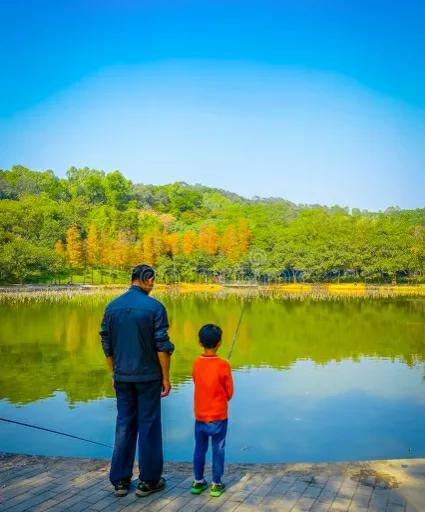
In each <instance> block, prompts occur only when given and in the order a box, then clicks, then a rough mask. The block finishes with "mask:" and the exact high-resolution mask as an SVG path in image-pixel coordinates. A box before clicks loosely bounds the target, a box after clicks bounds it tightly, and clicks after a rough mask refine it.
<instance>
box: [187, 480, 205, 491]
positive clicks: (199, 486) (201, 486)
mask: <svg viewBox="0 0 425 512" xmlns="http://www.w3.org/2000/svg"><path fill="white" fill-rule="evenodd" d="M206 489H208V484H207V482H206V481H205V480H204V481H203V482H193V483H192V487H191V489H190V492H191V493H192V494H201V492H204V491H205V490H206Z"/></svg>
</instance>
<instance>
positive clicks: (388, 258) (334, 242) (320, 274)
mask: <svg viewBox="0 0 425 512" xmlns="http://www.w3.org/2000/svg"><path fill="white" fill-rule="evenodd" d="M0 209H1V211H0V239H1V249H0V281H1V282H3V283H7V282H21V281H24V280H27V281H31V280H37V279H54V278H55V277H59V276H62V277H63V276H66V275H72V274H75V275H81V274H83V273H89V275H90V274H91V275H94V273H96V275H102V276H107V275H109V276H110V275H115V274H116V273H119V272H120V271H128V269H130V268H131V267H132V266H133V265H134V264H136V263H140V262H147V263H150V264H153V265H155V267H156V269H157V270H158V273H159V277H160V278H161V277H162V279H165V280H174V279H182V280H188V281H193V280H198V279H202V280H210V279H211V280H212V279H217V278H220V279H223V278H227V279H232V280H233V279H253V278H257V279H289V280H293V279H303V280H305V281H320V280H327V281H329V280H335V279H338V280H364V279H367V280H372V281H393V280H394V279H397V280H400V279H402V280H403V279H404V280H407V279H415V280H421V279H423V278H424V270H425V208H421V209H416V210H400V209H398V208H388V209H387V210H386V211H385V212H378V213H377V212H368V211H360V210H358V209H352V210H351V211H349V209H348V208H342V207H340V206H333V207H330V208H328V207H324V206H320V205H296V204H294V203H292V202H290V201H287V200H285V199H280V198H257V197H255V198H253V199H246V198H243V197H241V196H239V195H237V194H234V193H231V192H227V191H225V190H221V189H216V188H210V187H206V186H202V185H187V184H186V183H174V184H171V185H143V184H133V183H132V182H131V181H130V180H128V179H126V178H125V177H124V176H123V175H122V174H121V173H120V172H119V171H115V172H111V173H105V172H103V171H99V170H94V169H89V168H82V169H77V168H75V167H72V168H70V169H69V171H68V172H67V176H66V178H64V179H61V178H58V177H57V176H55V175H54V173H53V172H52V171H45V172H36V171H31V170H29V169H26V168H24V167H21V166H14V167H12V169H10V170H4V171H0Z"/></svg>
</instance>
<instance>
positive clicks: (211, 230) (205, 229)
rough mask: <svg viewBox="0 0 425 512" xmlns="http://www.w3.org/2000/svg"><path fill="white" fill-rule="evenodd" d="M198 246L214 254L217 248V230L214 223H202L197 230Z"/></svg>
mask: <svg viewBox="0 0 425 512" xmlns="http://www.w3.org/2000/svg"><path fill="white" fill-rule="evenodd" d="M199 248H200V249H201V251H204V252H206V253H207V254H209V255H211V256H214V254H216V253H217V250H218V231H217V228H216V227H215V226H214V224H204V225H203V226H202V227H201V229H200V230H199Z"/></svg>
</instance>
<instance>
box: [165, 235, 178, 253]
mask: <svg viewBox="0 0 425 512" xmlns="http://www.w3.org/2000/svg"><path fill="white" fill-rule="evenodd" d="M180 243H181V235H180V233H169V234H168V236H167V247H168V249H169V251H170V253H171V256H172V257H174V256H175V255H176V254H178V253H179V252H180Z"/></svg>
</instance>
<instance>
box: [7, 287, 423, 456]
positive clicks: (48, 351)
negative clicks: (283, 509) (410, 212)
mask: <svg viewBox="0 0 425 512" xmlns="http://www.w3.org/2000/svg"><path fill="white" fill-rule="evenodd" d="M161 300H163V302H164V303H165V305H166V307H167V309H168V313H169V318H170V322H171V329H170V335H171V338H172V340H173V342H174V343H175V345H176V352H175V354H174V355H173V359H172V383H173V391H172V394H171V395H170V397H168V398H166V399H164V400H163V431H164V449H165V456H166V459H167V460H173V461H187V460H190V459H191V457H192V449H193V440H192V438H193V416H192V393H193V387H192V383H191V377H190V375H191V365H192V361H193V359H194V358H195V357H196V356H197V355H198V354H199V353H200V347H199V346H198V344H197V332H198V330H199V328H200V326H201V325H203V324H205V323H209V322H214V323H218V324H219V325H220V326H222V328H223V331H224V342H223V346H222V347H221V349H220V354H221V355H222V356H223V357H227V354H228V352H229V348H230V345H231V342H232V338H233V334H234V331H235V328H236V326H237V323H238V319H239V316H240V312H241V308H242V305H243V301H245V309H244V314H243V317H242V321H241V325H240V330H239V336H238V339H237V341H236V344H235V347H234V351H233V354H232V358H231V364H232V367H233V371H234V381H235V396H234V399H233V400H232V402H231V406H230V422H229V434H228V442H227V460H228V461H229V462H299V461H312V462H317V461H341V460H362V459H381V458H382V459H386V458H408V457H425V435H424V433H425V380H424V379H425V377H424V375H425V300H424V299H423V298H422V299H421V298H418V299H417V298H395V299H360V298H356V299H334V300H312V299H308V298H307V299H304V300H296V299H284V298H279V297H258V298H249V299H243V297H240V296H225V297H219V296H217V297H211V296H207V295H181V296H164V297H162V298H161ZM105 304H106V299H102V298H99V297H97V298H95V297H85V298H84V300H81V301H73V300H69V301H60V302H57V303H55V302H36V301H34V302H28V303H26V304H19V305H17V304H9V303H7V302H6V303H2V304H1V305H0V319H1V332H0V416H1V417H4V418H9V419H13V420H17V421H22V422H28V423H32V424H35V425H38V426H43V427H47V428H51V429H55V430H59V431H64V432H68V433H71V434H74V435H77V436H81V437H85V438H89V439H92V440H95V441H98V442H101V443H106V444H113V436H114V429H115V400H114V391H113V387H112V383H111V379H110V376H109V373H108V371H107V370H106V366H105V359H104V356H103V352H102V350H101V345H100V340H99V336H98V331H99V323H100V320H101V317H102V312H103V309H104V306H105ZM0 451H8V452H20V453H31V454H43V455H64V456H77V457H105V458H108V457H110V454H111V450H110V449H109V448H106V447H100V446H96V445H92V444H89V443H86V442H82V441H78V440H74V439H69V438H65V437H62V436H59V435H54V434H51V433H47V432H42V431H37V430H34V429H29V428H26V427H22V426H17V425H11V424H7V423H3V422H0Z"/></svg>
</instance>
